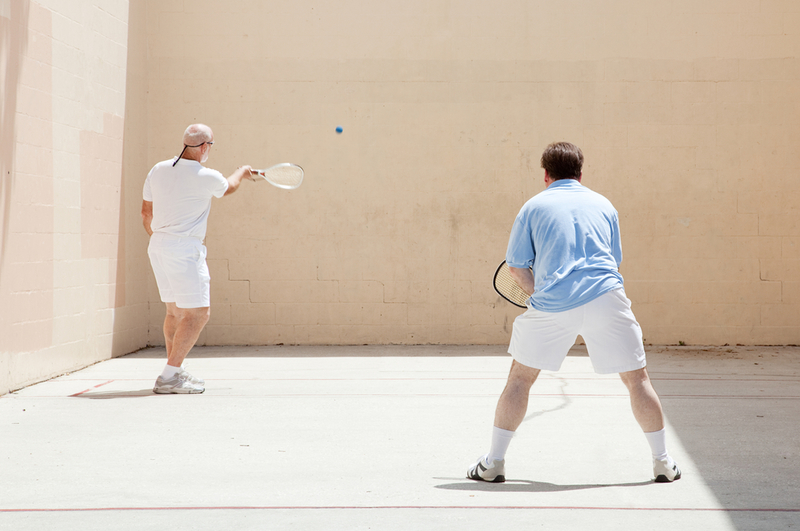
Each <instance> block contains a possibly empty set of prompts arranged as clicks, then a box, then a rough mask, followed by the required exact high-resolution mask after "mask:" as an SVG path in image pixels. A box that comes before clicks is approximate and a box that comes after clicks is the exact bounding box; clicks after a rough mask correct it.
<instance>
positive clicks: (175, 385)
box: [153, 370, 206, 395]
mask: <svg viewBox="0 0 800 531" xmlns="http://www.w3.org/2000/svg"><path fill="white" fill-rule="evenodd" d="M190 378H191V374H189V373H188V372H186V371H184V370H181V371H178V372H177V373H175V376H173V377H172V378H169V379H168V380H165V379H163V378H162V377H161V376H159V377H158V379H156V385H155V387H153V392H154V393H157V394H160V395H167V394H199V393H202V392H203V391H205V390H206V388H205V387H203V386H202V385H200V384H198V383H195V382H193V381H191V380H190Z"/></svg>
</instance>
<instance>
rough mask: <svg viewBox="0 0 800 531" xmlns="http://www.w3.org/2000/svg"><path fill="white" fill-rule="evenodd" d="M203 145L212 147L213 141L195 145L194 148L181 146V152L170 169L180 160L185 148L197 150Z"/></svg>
mask: <svg viewBox="0 0 800 531" xmlns="http://www.w3.org/2000/svg"><path fill="white" fill-rule="evenodd" d="M204 144H208V145H209V146H213V145H214V141H213V140H212V141H211V142H203V143H202V144H197V145H196V146H187V145H186V144H184V145H183V151H181V154H180V155H178V158H177V159H175V162H173V163H172V167H173V168H174V167H175V165H176V164H177V163H178V161H179V160H181V157H183V153H184V152H185V151H186V148H199V147H200V146H202V145H204Z"/></svg>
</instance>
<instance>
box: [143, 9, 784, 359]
mask: <svg viewBox="0 0 800 531" xmlns="http://www.w3.org/2000/svg"><path fill="white" fill-rule="evenodd" d="M148 10H149V11H148V21H149V24H148V29H147V31H148V35H147V40H148V43H149V50H150V56H149V68H148V72H149V92H148V111H149V116H150V117H151V119H150V121H149V129H148V134H149V142H148V146H149V151H148V156H149V163H155V162H157V161H159V160H163V159H166V158H169V157H172V156H175V155H176V154H177V152H178V151H179V149H180V147H181V144H180V135H181V132H182V131H183V128H184V127H185V126H186V125H187V124H188V123H191V122H195V121H201V122H205V123H207V124H209V125H211V126H212V127H213V128H214V131H215V133H216V143H215V145H214V148H213V151H212V155H211V159H210V161H209V165H211V166H212V167H215V168H217V169H219V170H221V171H223V173H226V174H229V173H230V172H232V171H233V170H234V169H235V168H236V167H237V166H238V165H241V164H251V165H254V166H257V167H262V166H266V165H270V164H273V163H276V162H282V161H292V162H296V163H299V164H300V165H302V166H304V167H305V169H306V182H305V183H304V184H303V186H302V188H301V189H299V190H297V191H292V192H285V191H280V190H277V189H275V188H271V187H270V186H268V185H266V184H264V183H262V184H259V185H253V184H251V183H245V185H244V187H243V189H242V190H241V191H240V192H239V193H237V194H235V195H233V196H231V197H229V198H225V199H223V200H220V201H217V202H216V203H215V204H214V206H213V209H212V213H211V221H210V228H209V234H208V239H207V245H208V248H209V257H210V264H211V268H212V277H213V285H212V300H213V308H212V318H211V319H212V320H211V323H210V324H209V326H208V327H207V329H206V332H205V333H204V335H203V337H202V338H201V342H204V343H207V344H242V343H252V344H273V343H287V344H289V343H304V344H305V343H355V344H360V343H505V342H506V341H507V339H508V335H509V330H510V327H511V322H512V321H513V318H514V316H515V315H516V314H517V310H516V309H515V308H512V307H509V305H508V304H506V303H504V302H503V301H501V300H499V299H498V297H497V296H496V295H495V294H494V293H493V291H492V289H491V283H490V281H491V276H492V273H493V272H494V269H495V267H496V266H497V264H498V263H499V262H500V261H501V260H502V259H503V256H504V252H505V247H506V239H507V236H508V234H509V230H510V227H511V225H512V222H513V219H514V216H515V214H516V212H517V211H518V209H519V207H520V206H521V205H522V204H523V202H524V201H525V200H526V199H527V198H529V197H530V196H532V195H533V194H535V193H537V192H539V191H540V190H542V189H543V188H544V184H543V182H542V172H541V170H540V169H539V163H538V160H539V156H540V154H541V151H542V149H543V148H544V147H545V146H546V145H547V144H548V143H549V142H551V141H556V140H568V141H572V142H574V143H576V144H578V145H579V146H581V147H582V148H583V150H584V153H585V156H586V166H585V171H584V184H585V185H586V186H588V187H590V188H592V189H594V190H596V191H598V192H601V193H603V194H605V195H606V196H608V197H609V198H610V199H611V200H612V201H613V202H614V204H615V206H616V207H617V209H618V210H619V212H620V216H621V223H622V233H623V249H624V254H625V259H624V263H623V265H622V273H623V275H624V276H625V278H626V287H627V292H628V295H629V297H630V298H631V299H632V300H633V303H634V311H635V312H636V313H637V315H638V317H639V319H640V321H641V324H642V326H643V329H644V333H645V338H646V341H647V342H648V343H678V342H680V341H683V342H686V343H687V344H720V345H722V344H726V343H728V344H736V343H742V344H796V343H800V327H798V317H800V267H798V265H800V217H799V215H800V194H799V193H798V191H800V175H798V169H797V155H798V146H799V145H800V125H799V124H800V120H798V118H800V112H799V110H800V109H798V98H797V95H798V94H799V93H800V60H799V59H798V52H800V4H798V3H797V2H796V1H794V0H734V1H729V0H725V1H721V0H692V1H689V0H677V1H674V2H631V1H628V0H611V1H608V2H574V1H567V0H556V1H552V0H538V1H537V0H534V1H531V0H500V1H498V2H449V1H444V0H424V1H423V0H402V1H400V0H388V1H381V2H356V1H342V2H319V1H312V0H283V1H272V2H252V1H245V0H231V1H229V2H224V3H219V2H214V1H210V0H205V1H194V2H183V1H166V2H165V1H161V0H158V1H156V0H150V1H149V2H148ZM336 126H342V127H343V129H344V132H343V133H342V134H341V135H337V134H336V133H335V127H336ZM142 178H143V176H142ZM150 299H151V300H157V295H156V293H155V291H154V287H153V285H152V284H151V292H150ZM152 308H153V312H152V314H151V320H150V337H149V341H150V342H151V343H156V342H158V341H160V338H159V335H160V329H159V323H160V321H161V318H162V315H163V310H162V309H160V307H159V306H158V305H153V307H152Z"/></svg>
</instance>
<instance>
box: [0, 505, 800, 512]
mask: <svg viewBox="0 0 800 531" xmlns="http://www.w3.org/2000/svg"><path fill="white" fill-rule="evenodd" d="M420 509H425V510H466V509H479V510H487V509H496V510H517V511H519V510H523V511H681V512H717V513H800V509H786V508H774V509H770V508H766V507H759V508H725V507H589V506H572V507H562V506H548V505H508V506H497V505H371V506H358V505H351V506H347V505H336V506H309V505H286V506H280V505H274V506H272V505H270V506H219V507H212V506H209V507H83V508H60V509H59V508H41V509H0V513H92V512H114V511H119V512H145V511H359V510H370V511H375V510H389V511H391V510H420Z"/></svg>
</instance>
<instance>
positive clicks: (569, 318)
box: [508, 288, 647, 374]
mask: <svg viewBox="0 0 800 531" xmlns="http://www.w3.org/2000/svg"><path fill="white" fill-rule="evenodd" d="M578 334H580V335H581V337H583V340H584V341H585V342H586V350H587V351H588V352H589V358H590V359H591V362H592V367H594V370H595V372H597V373H599V374H613V373H619V372H628V371H634V370H637V369H641V368H642V367H645V366H646V365H647V363H646V361H645V354H644V346H643V345H642V329H641V327H639V323H638V322H636V317H634V315H633V312H632V311H631V301H629V300H628V298H627V297H626V296H625V290H624V289H622V288H620V289H616V290H613V291H609V292H607V293H604V294H603V295H601V296H599V297H598V298H596V299H595V300H593V301H591V302H588V303H586V304H584V305H583V306H579V307H577V308H573V309H572V310H567V311H564V312H554V313H553V312H541V311H539V310H535V309H533V308H531V307H530V306H529V307H528V311H526V312H525V313H523V314H522V315H520V316H519V317H517V318H516V320H515V321H514V329H513V331H512V333H511V344H510V345H509V347H508V353H509V354H511V355H512V356H513V358H514V359H515V360H516V361H517V362H518V363H521V364H522V365H525V366H527V367H532V368H534V369H543V370H547V371H557V370H558V369H559V368H561V364H562V363H563V362H564V358H566V357H567V352H568V351H569V349H570V348H571V347H572V345H574V344H575V339H576V337H577V336H578Z"/></svg>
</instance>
